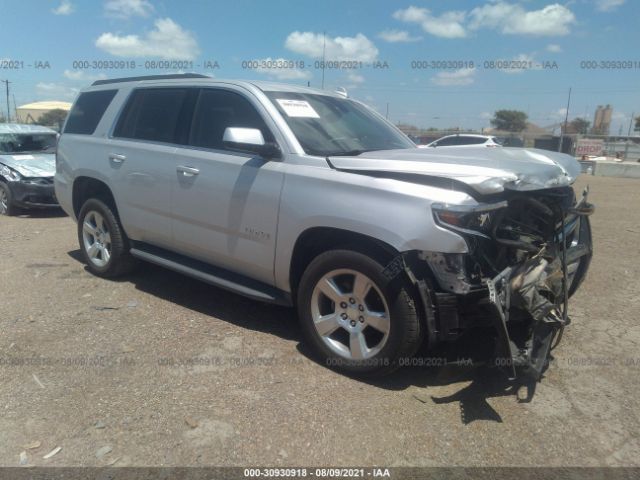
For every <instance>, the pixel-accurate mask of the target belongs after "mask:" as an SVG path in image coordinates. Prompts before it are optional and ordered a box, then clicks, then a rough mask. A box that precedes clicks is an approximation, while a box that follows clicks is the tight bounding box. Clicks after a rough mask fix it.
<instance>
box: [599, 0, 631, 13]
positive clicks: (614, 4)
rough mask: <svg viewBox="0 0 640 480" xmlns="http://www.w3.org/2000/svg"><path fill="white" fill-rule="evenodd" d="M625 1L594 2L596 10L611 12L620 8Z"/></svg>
mask: <svg viewBox="0 0 640 480" xmlns="http://www.w3.org/2000/svg"><path fill="white" fill-rule="evenodd" d="M625 1H626V0H596V10H599V11H601V12H611V11H612V10H615V9H616V8H618V7H619V6H621V5H622V4H623V3H624V2H625Z"/></svg>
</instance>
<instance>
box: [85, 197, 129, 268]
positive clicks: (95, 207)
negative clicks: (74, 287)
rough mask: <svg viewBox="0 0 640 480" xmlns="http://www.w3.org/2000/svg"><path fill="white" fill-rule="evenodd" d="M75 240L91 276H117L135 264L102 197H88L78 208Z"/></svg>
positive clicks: (122, 235) (127, 241) (112, 214)
mask: <svg viewBox="0 0 640 480" xmlns="http://www.w3.org/2000/svg"><path fill="white" fill-rule="evenodd" d="M78 241H79V243H80V250H81V251H82V256H83V258H84V260H85V262H86V263H87V265H88V267H89V270H91V273H93V274H94V275H98V276H100V277H106V278H112V277H117V276H120V275H123V274H125V273H128V272H129V271H131V270H132V269H133V267H134V266H135V259H134V258H133V257H132V256H131V254H130V253H129V239H128V238H127V236H126V235H125V233H124V230H123V229H122V226H121V225H120V222H119V221H118V218H117V217H116V215H115V213H114V212H113V210H112V209H111V207H109V205H107V204H106V203H104V202H102V201H101V200H98V199H95V198H92V199H89V200H87V201H86V202H85V204H84V205H83V206H82V208H81V209H80V214H79V215H78Z"/></svg>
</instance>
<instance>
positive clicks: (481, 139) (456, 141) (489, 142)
mask: <svg viewBox="0 0 640 480" xmlns="http://www.w3.org/2000/svg"><path fill="white" fill-rule="evenodd" d="M478 146H485V147H501V146H502V145H501V144H500V142H499V140H498V138H497V137H493V136H490V135H476V134H473V133H461V134H456V135H447V136H444V137H442V138H439V139H438V140H435V141H433V142H431V143H429V144H428V145H425V146H424V147H478Z"/></svg>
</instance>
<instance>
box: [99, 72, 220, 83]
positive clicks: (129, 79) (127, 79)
mask: <svg viewBox="0 0 640 480" xmlns="http://www.w3.org/2000/svg"><path fill="white" fill-rule="evenodd" d="M172 78H211V77H209V76H208V75H202V74H201V73H171V74H167V75H145V76H142V77H123V78H110V79H106V80H96V81H95V82H93V83H92V84H91V86H95V85H108V84H110V83H121V82H135V81H140V80H170V79H172Z"/></svg>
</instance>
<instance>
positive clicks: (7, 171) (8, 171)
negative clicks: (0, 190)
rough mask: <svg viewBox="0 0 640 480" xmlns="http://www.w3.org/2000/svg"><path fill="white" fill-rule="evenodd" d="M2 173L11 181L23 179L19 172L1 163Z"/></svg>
mask: <svg viewBox="0 0 640 480" xmlns="http://www.w3.org/2000/svg"><path fill="white" fill-rule="evenodd" d="M0 175H2V176H3V177H4V178H6V179H7V181H9V182H19V181H20V180H21V179H22V176H21V175H20V174H19V173H18V172H16V171H15V170H14V169H12V168H9V167H7V166H6V165H0Z"/></svg>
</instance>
